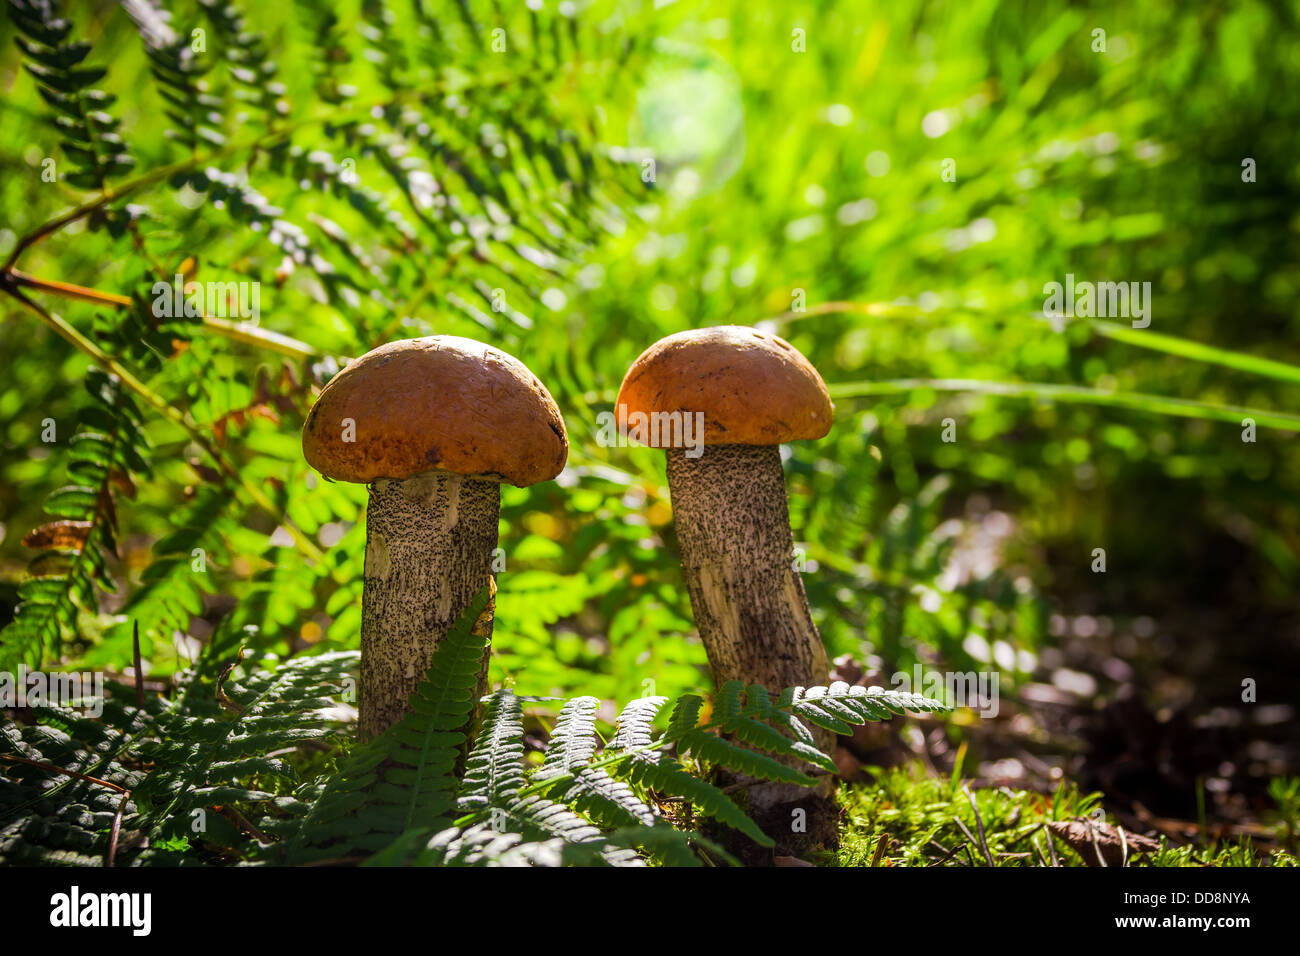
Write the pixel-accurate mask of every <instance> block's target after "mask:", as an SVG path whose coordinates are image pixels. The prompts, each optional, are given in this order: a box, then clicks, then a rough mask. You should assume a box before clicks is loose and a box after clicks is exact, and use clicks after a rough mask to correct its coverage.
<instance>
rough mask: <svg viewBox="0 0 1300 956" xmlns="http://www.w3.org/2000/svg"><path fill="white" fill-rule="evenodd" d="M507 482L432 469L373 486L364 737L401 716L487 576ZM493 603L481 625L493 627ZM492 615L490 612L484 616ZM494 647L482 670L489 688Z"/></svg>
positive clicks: (364, 630) (364, 633)
mask: <svg viewBox="0 0 1300 956" xmlns="http://www.w3.org/2000/svg"><path fill="white" fill-rule="evenodd" d="M500 513H501V487H500V485H499V484H497V483H496V482H494V481H485V480H482V479H479V478H471V477H463V476H461V475H453V474H449V473H447V472H443V471H428V472H424V473H422V474H419V475H416V476H414V477H412V478H408V479H406V480H404V481H396V480H388V479H381V480H379V481H376V482H374V483H373V484H372V485H371V486H370V507H369V510H368V511H367V512H366V566H365V591H364V593H363V595H362V612H361V613H362V618H361V686H360V689H359V701H358V704H359V709H360V737H361V739H362V740H369V739H371V738H373V737H376V736H378V735H379V734H381V733H383V732H384V731H385V730H386V729H388V727H390V726H391V725H392V724H394V723H396V722H397V721H398V720H400V719H401V718H402V716H403V715H404V714H405V713H406V711H407V709H408V708H407V700H408V698H409V697H410V696H411V692H412V691H413V690H414V689H415V688H416V686H417V685H418V684H419V683H420V681H421V680H423V679H424V676H425V673H426V672H427V671H428V669H429V661H430V658H431V657H432V655H433V651H434V649H435V648H436V647H437V646H438V644H439V642H440V641H441V640H442V638H443V636H444V635H446V633H447V632H448V631H449V630H450V629H451V626H452V625H453V624H455V623H456V620H457V618H458V617H459V616H460V615H461V613H462V612H463V611H464V610H465V608H466V607H468V606H469V604H470V602H471V601H472V600H473V598H474V596H475V595H476V594H478V592H479V591H481V590H482V589H483V587H484V586H485V585H486V584H487V583H488V581H489V579H490V578H491V573H492V570H491V569H492V554H493V551H494V550H495V549H496V546H497V525H498V521H499V518H500ZM492 613H493V605H492V604H491V603H489V604H488V606H487V608H486V609H485V610H484V611H483V615H482V616H481V617H480V620H479V625H478V626H479V627H486V628H488V629H489V631H490V629H491V624H492ZM484 619H486V620H484ZM486 677H487V653H486V652H485V653H484V656H483V666H482V669H481V672H480V675H479V690H480V692H482V691H483V689H484V688H485V685H486Z"/></svg>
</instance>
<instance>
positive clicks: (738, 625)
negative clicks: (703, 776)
mask: <svg viewBox="0 0 1300 956" xmlns="http://www.w3.org/2000/svg"><path fill="white" fill-rule="evenodd" d="M667 454H668V489H669V493H670V495H671V496H672V506H673V524H674V526H675V527H676V529H677V540H678V543H679V544H680V546H681V555H682V571H683V572H684V575H685V578H686V588H687V590H688V591H689V593H690V597H691V607H692V608H693V609H694V611H695V624H696V627H697V628H698V629H699V632H700V637H701V639H702V640H703V641H704V648H705V650H706V651H707V652H708V655H709V668H710V669H711V670H712V672H713V680H714V683H715V684H716V685H717V686H718V687H721V686H722V685H723V684H724V683H725V682H727V681H729V680H739V681H743V682H744V683H745V684H746V685H748V684H761V685H763V686H764V687H766V688H767V689H768V691H769V692H770V693H771V694H772V696H773V697H775V696H776V695H778V694H780V692H781V691H782V690H784V689H785V688H786V687H792V686H796V685H802V686H805V687H807V686H815V685H821V684H826V683H827V682H828V679H829V669H828V666H827V662H826V650H825V648H824V647H823V646H822V642H821V637H820V636H819V635H818V633H817V627H816V625H814V624H813V621H812V615H811V613H810V612H809V610H808V599H807V597H806V596H805V595H804V589H803V581H802V579H801V578H800V577H799V574H798V573H797V572H796V571H795V570H794V560H795V559H794V539H793V537H792V535H791V533H790V513H789V509H788V508H787V506H786V496H785V475H784V473H783V472H782V470H781V452H780V447H779V446H777V445H706V446H705V448H704V451H703V454H701V455H699V457H697V458H689V457H687V455H686V453H685V450H683V449H669V450H668V453H667ZM813 731H814V735H815V737H816V739H817V743H818V744H819V745H821V746H822V748H823V749H827V748H828V747H829V746H830V745H832V744H833V743H834V735H833V734H831V733H829V732H827V731H823V730H820V729H818V728H813ZM792 763H793V762H792ZM798 766H799V769H801V770H805V771H806V770H807V769H808V768H807V766H806V765H805V764H802V763H800V764H798ZM748 790H749V792H748V796H749V804H750V809H751V813H752V815H753V816H754V818H755V820H756V821H757V822H758V824H759V825H760V826H761V827H763V829H764V830H766V831H767V832H768V833H770V834H771V835H772V836H774V837H776V838H777V839H778V844H780V843H782V840H781V835H782V834H783V833H784V834H786V835H789V834H790V833H791V820H792V811H794V810H797V809H799V808H803V809H804V810H805V814H804V815H805V817H806V818H807V821H806V822H807V823H808V831H807V835H808V836H809V837H811V838H812V839H813V841H814V842H825V841H827V840H828V839H832V840H833V838H834V808H833V806H830V805H829V800H828V799H827V792H828V791H827V792H818V793H810V792H809V791H808V790H807V789H804V788H802V787H799V786H797V785H790V784H772V783H765V784H761V785H758V786H753V787H750V788H748ZM795 816H796V817H797V814H796V815H795ZM814 818H816V819H814ZM814 828H816V829H817V830H820V832H814ZM827 828H829V834H828V833H827ZM795 842H796V843H797V842H799V841H795Z"/></svg>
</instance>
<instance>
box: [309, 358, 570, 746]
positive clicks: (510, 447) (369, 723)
mask: <svg viewBox="0 0 1300 956" xmlns="http://www.w3.org/2000/svg"><path fill="white" fill-rule="evenodd" d="M302 442H303V455H304V457H305V458H306V459H307V462H308V463H309V464H310V465H311V466H312V467H314V468H315V469H317V470H318V471H319V472H321V474H323V475H325V476H326V477H327V478H332V479H335V480H338V481H352V482H358V483H366V484H369V485H370V504H369V507H368V509H367V511H366V559H365V572H364V576H365V585H364V591H363V593H362V620H361V683H360V688H359V700H358V705H359V709H360V736H361V739H363V740H368V739H370V738H372V737H375V736H377V735H379V734H380V733H382V732H383V731H384V730H385V729H387V728H388V727H389V726H391V725H392V724H394V723H396V722H397V721H398V720H399V719H400V718H401V717H402V715H403V714H404V713H405V712H406V710H407V700H408V698H409V697H410V695H411V692H412V691H413V690H414V689H415V687H416V685H417V684H418V683H419V682H420V680H422V679H423V677H424V674H425V672H426V671H427V670H428V667H429V662H430V658H431V657H432V654H433V651H434V649H435V648H436V647H437V646H438V643H439V641H441V639H442V638H443V636H444V635H445V634H446V633H447V631H448V630H449V629H450V628H451V626H452V625H453V624H454V623H455V622H456V620H457V618H458V617H459V616H460V615H461V613H462V612H463V611H464V610H465V608H466V607H468V606H469V604H470V602H471V600H472V599H473V598H474V596H475V595H476V594H478V593H479V592H480V591H481V590H482V589H483V588H484V586H486V585H487V584H488V583H489V581H490V580H491V579H492V557H493V552H494V551H495V549H496V547H497V528H498V524H499V521H500V510H501V489H500V484H501V482H508V483H510V484H513V485H516V486H518V487H526V486H528V485H532V484H536V483H537V482H540V481H546V480H548V479H551V478H554V477H555V476H556V475H558V474H559V473H560V471H561V469H563V468H564V463H565V460H566V459H567V457H568V449H569V440H568V435H567V433H566V432H565V428H564V419H563V418H561V416H560V410H559V408H558V407H556V404H555V401H554V399H552V398H551V395H550V393H549V392H548V391H547V390H546V387H545V386H544V385H542V383H541V382H540V381H538V379H537V377H536V376H535V375H533V374H532V372H530V371H529V370H528V369H527V368H526V367H525V366H524V365H523V363H522V362H520V361H519V360H518V359H515V358H513V357H511V356H510V355H507V354H506V353H505V352H502V351H500V350H499V349H495V348H492V347H491V346H488V345H484V344H483V343H481V342H476V341H473V340H472V339H465V338H460V337H457V336H450V335H435V336H430V337H427V338H420V339H409V340H406V341H401V342H392V343H389V344H388V345H382V346H380V347H379V348H377V349H375V350H374V351H371V352H368V353H367V354H365V355H363V356H362V357H361V358H359V359H356V360H355V361H353V362H352V363H351V364H349V365H348V367H347V368H345V369H344V370H343V371H342V372H340V373H339V374H338V375H336V376H335V377H334V378H333V379H331V380H330V382H329V383H328V384H327V385H326V386H325V388H324V389H323V390H322V391H321V393H320V397H319V398H318V399H317V400H316V404H315V405H314V406H313V408H312V410H311V413H310V414H309V415H308V417H307V422H306V424H305V425H304V427H303V435H302ZM492 607H493V606H492V605H491V604H489V605H488V607H487V609H486V610H485V611H484V612H483V614H484V616H485V617H486V622H485V621H484V620H483V619H482V618H480V621H479V626H480V627H482V626H486V627H487V628H488V629H489V631H490V628H491V615H492ZM486 676H487V652H486V651H485V653H484V660H483V665H482V671H481V674H480V690H483V689H484V688H485V684H486Z"/></svg>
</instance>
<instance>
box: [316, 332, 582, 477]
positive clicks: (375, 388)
mask: <svg viewBox="0 0 1300 956" xmlns="http://www.w3.org/2000/svg"><path fill="white" fill-rule="evenodd" d="M349 420H350V422H351V424H349ZM345 438H351V439H352V440H351V441H346V440H345ZM302 451H303V456H304V457H305V458H306V459H307V462H308V464H310V465H311V466H312V467H313V468H315V469H316V470H317V471H319V472H321V474H323V475H326V476H327V477H329V478H334V479H337V480H339V481H355V482H363V483H368V482H371V481H375V480H377V479H379V478H394V479H405V478H410V477H412V476H414V475H418V474H420V473H421V472H425V471H434V470H440V471H449V472H453V473H455V474H458V475H474V476H478V477H483V478H490V479H497V480H503V481H508V482H510V483H511V484H513V485H518V486H519V487H521V488H522V487H525V486H527V485H532V484H536V483H537V482H539V481H546V480H547V479H550V478H554V477H555V476H556V475H558V474H559V473H560V471H561V469H563V468H564V462H565V460H566V459H567V458H568V455H569V437H568V434H567V433H566V432H565V429H564V419H563V418H562V417H561V416H560V410H559V408H558V407H557V406H556V404H555V400H554V399H553V398H551V393H550V392H548V391H547V390H546V386H544V385H543V384H542V383H541V382H540V381H538V379H537V376H536V375H534V374H533V373H532V372H530V371H528V369H527V367H525V365H524V364H523V363H522V362H520V361H519V360H518V359H516V358H514V357H513V356H510V355H507V354H506V353H505V352H502V351H501V350H500V349H495V348H492V347H491V346H490V345H484V344H483V343H482V342H475V341H474V340H473V339H464V338H460V337H459V336H455V335H432V336H429V337H427V338H422V339H407V340H405V341H401V342H390V343H389V344H387V345H381V346H380V347H379V348H377V349H375V350H374V351H372V352H367V353H366V354H365V355H363V356H361V358H359V359H356V360H355V361H353V362H352V363H350V364H349V365H348V367H347V368H345V369H344V370H343V371H342V372H340V373H339V374H338V375H336V376H334V378H332V379H331V380H330V381H329V384H327V385H326V386H325V388H324V389H323V390H322V391H321V393H320V397H319V398H318V399H316V404H315V405H314V406H313V407H312V410H311V414H309V415H308V416H307V422H306V424H305V425H304V426H303V430H302Z"/></svg>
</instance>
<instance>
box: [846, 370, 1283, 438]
mask: <svg viewBox="0 0 1300 956" xmlns="http://www.w3.org/2000/svg"><path fill="white" fill-rule="evenodd" d="M829 389H830V393H831V397H832V398H842V399H849V398H864V397H866V396H870V395H900V394H904V393H906V392H914V391H920V390H930V391H935V392H974V393H978V394H982V395H998V396H1001V397H1004V398H1028V399H1046V400H1048V401H1055V402H1072V403H1075V404H1083V405H1105V406H1109V407H1112V408H1128V409H1132V410H1133V411H1138V412H1147V413H1150V414H1157V415H1171V416H1174V417H1177V418H1199V419H1204V420H1208V421H1221V422H1234V423H1236V424H1241V421H1242V419H1245V418H1250V419H1252V420H1253V421H1254V422H1255V424H1257V425H1262V426H1264V427H1267V428H1277V429H1281V430H1283V431H1291V432H1300V415H1288V414H1286V413H1284V412H1274V411H1270V410H1268V409H1263V408H1247V407H1245V406H1241V405H1216V404H1214V403H1212V402H1197V401H1192V400H1191V399H1186V398H1167V397H1166V396H1164V395H1150V394H1147V393H1145V392H1112V391H1105V390H1102V389H1098V388H1088V387H1086V386H1083V385H1054V384H1050V383H1046V382H991V381H985V380H982V379H962V378H901V379H890V380H887V381H880V382H837V383H835V384H834V385H831V386H829Z"/></svg>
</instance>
